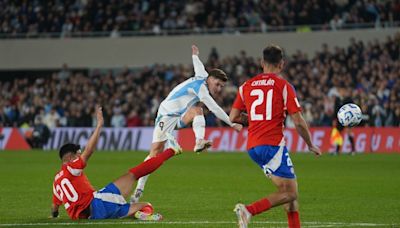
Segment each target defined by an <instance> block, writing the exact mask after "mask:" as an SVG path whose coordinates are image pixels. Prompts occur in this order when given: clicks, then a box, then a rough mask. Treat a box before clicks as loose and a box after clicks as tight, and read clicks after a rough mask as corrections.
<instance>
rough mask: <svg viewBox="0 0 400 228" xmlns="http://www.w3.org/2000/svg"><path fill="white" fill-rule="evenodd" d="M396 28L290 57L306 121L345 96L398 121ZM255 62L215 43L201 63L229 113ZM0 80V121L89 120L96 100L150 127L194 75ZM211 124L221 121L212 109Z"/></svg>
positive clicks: (378, 120)
mask: <svg viewBox="0 0 400 228" xmlns="http://www.w3.org/2000/svg"><path fill="white" fill-rule="evenodd" d="M399 43H400V34H397V35H396V36H394V37H388V38H387V40H386V41H385V42H382V43H379V42H377V41H376V42H368V43H363V42H361V41H357V40H355V39H353V40H352V41H351V44H350V45H349V46H348V47H347V48H338V47H336V48H331V47H329V46H328V45H325V46H324V47H323V48H322V49H321V50H320V51H319V52H318V53H317V54H316V55H315V56H312V57H311V58H310V57H308V56H307V54H305V53H302V52H298V53H295V54H294V55H293V56H290V57H289V59H288V60H289V64H288V66H287V67H286V77H287V78H288V80H289V81H291V82H292V83H293V85H294V86H295V87H296V89H297V93H298V97H299V99H300V100H301V101H302V102H303V104H302V105H303V108H304V115H305V118H306V119H307V121H308V122H309V123H310V124H311V125H312V126H330V125H331V124H332V119H333V117H334V113H336V112H335V99H337V97H341V96H342V97H343V96H344V97H346V96H349V97H351V98H352V99H353V100H354V101H355V103H357V104H359V105H360V107H361V108H362V110H363V113H364V121H363V123H362V125H364V126H400V103H399V102H398V100H399V98H400V81H399V78H400V75H399V72H400V61H399V59H400V47H399V45H398V44H399ZM258 63H259V60H258V59H254V58H253V57H250V56H247V54H246V53H245V52H241V53H239V54H238V55H237V56H234V57H226V58H220V57H219V54H218V51H217V50H216V49H214V50H213V51H212V52H211V53H210V54H209V56H208V61H207V64H206V65H207V67H208V68H209V69H210V68H214V67H220V68H222V69H224V70H225V71H226V72H227V74H228V75H229V78H230V82H229V83H228V85H227V86H226V87H225V90H224V94H223V96H220V97H217V98H216V100H217V102H218V103H220V104H223V105H222V107H223V108H224V109H225V110H226V111H227V112H228V111H229V109H230V105H231V104H232V101H233V99H234V97H235V93H236V90H237V86H238V85H240V84H241V83H242V82H243V81H245V80H246V79H247V78H249V77H250V76H253V75H255V74H257V73H258V72H260V68H259V65H258ZM32 74H33V75H30V76H29V77H22V78H21V77H17V78H12V79H8V80H0V91H1V98H0V123H1V125H3V126H21V127H24V126H32V125H33V124H34V123H35V122H36V123H38V122H44V123H45V124H46V125H47V126H48V127H49V128H53V127H55V126H93V125H94V124H95V123H94V121H93V109H94V106H95V105H96V104H97V103H98V104H102V105H103V107H104V115H105V125H106V126H113V127H118V126H129V127H131V126H150V125H152V124H153V120H154V117H155V115H156V111H157V108H158V105H159V103H160V102H161V101H162V99H163V98H164V97H166V95H167V94H168V92H169V91H170V90H171V88H173V87H174V86H175V85H176V84H178V83H179V82H181V81H183V80H185V79H186V78H187V77H190V76H191V75H192V66H191V65H169V66H167V65H157V64H156V65H153V66H148V67H143V68H138V69H128V68H126V69H122V70H120V71H116V70H114V71H111V70H110V71H107V72H104V71H100V70H91V71H74V70H70V69H68V66H66V65H64V66H63V68H62V69H61V70H60V71H59V72H54V73H52V74H51V75H46V74H43V75H37V74H34V73H32ZM207 124H208V125H209V126H220V125H221V124H222V123H220V122H219V121H218V120H216V119H215V118H214V116H213V115H212V114H208V115H207Z"/></svg>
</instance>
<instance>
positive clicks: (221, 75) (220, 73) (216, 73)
mask: <svg viewBox="0 0 400 228" xmlns="http://www.w3.org/2000/svg"><path fill="white" fill-rule="evenodd" d="M208 75H209V76H212V77H214V78H217V79H219V80H221V81H223V82H226V81H228V76H227V75H226V73H225V72H224V71H223V70H221V69H212V70H210V72H208Z"/></svg>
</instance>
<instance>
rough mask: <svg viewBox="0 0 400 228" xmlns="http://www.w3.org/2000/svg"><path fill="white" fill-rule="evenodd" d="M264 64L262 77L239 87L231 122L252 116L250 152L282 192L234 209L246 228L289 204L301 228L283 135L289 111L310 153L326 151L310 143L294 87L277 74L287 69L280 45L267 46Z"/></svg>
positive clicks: (294, 222)
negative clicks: (254, 218)
mask: <svg viewBox="0 0 400 228" xmlns="http://www.w3.org/2000/svg"><path fill="white" fill-rule="evenodd" d="M261 65H262V68H263V73H262V74H259V75H257V76H255V77H253V78H251V79H249V80H248V81H246V82H245V83H244V84H243V85H242V86H240V88H239V91H238V93H237V96H236V100H235V102H234V104H233V107H232V110H231V113H230V119H231V121H232V122H242V112H243V111H244V112H247V114H248V124H249V128H248V143H247V149H248V154H249V156H250V157H251V159H252V160H253V161H254V162H256V163H257V164H258V165H259V166H260V167H261V169H262V170H263V172H264V173H265V174H266V175H267V176H268V177H269V178H271V180H272V182H273V184H274V185H275V186H276V187H277V188H278V191H277V192H274V193H272V194H270V195H268V196H267V197H265V198H263V199H260V200H258V201H256V202H254V203H252V204H249V205H244V204H237V205H236V207H235V209H234V211H235V212H236V215H237V217H238V222H239V227H242V228H245V227H247V224H248V223H249V222H250V218H251V216H254V215H257V214H259V213H261V212H264V211H267V210H268V209H270V208H271V207H276V206H279V205H284V208H285V210H286V212H287V215H288V224H289V227H290V228H295V227H296V228H297V227H300V219H299V214H298V203H297V195H298V192H297V181H296V176H295V174H294V169H293V164H292V161H291V160H290V157H289V154H288V151H287V148H286V146H285V139H284V136H283V127H284V125H283V122H284V120H285V117H286V113H288V114H289V116H290V117H291V118H292V120H293V122H294V124H295V125H296V129H297V131H298V133H299V134H300V135H301V137H302V138H303V139H304V141H305V142H306V143H307V145H308V147H309V150H310V151H312V152H314V153H315V154H317V155H320V154H321V152H320V150H319V148H318V147H316V146H314V145H313V143H312V142H311V136H310V131H309V129H308V126H307V124H306V122H305V121H304V119H303V117H302V114H301V108H300V104H299V102H298V100H297V97H296V93H295V91H294V88H293V86H292V85H291V84H289V83H288V82H287V81H286V80H285V79H283V78H281V77H280V76H279V75H278V74H279V73H280V72H281V71H282V69H283V66H284V60H283V50H282V49H281V48H280V47H279V46H276V45H270V46H267V47H266V48H265V49H264V51H263V60H262V61H261Z"/></svg>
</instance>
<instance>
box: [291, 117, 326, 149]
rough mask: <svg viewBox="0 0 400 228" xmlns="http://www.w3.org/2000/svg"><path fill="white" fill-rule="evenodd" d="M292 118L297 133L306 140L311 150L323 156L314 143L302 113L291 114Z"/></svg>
mask: <svg viewBox="0 0 400 228" xmlns="http://www.w3.org/2000/svg"><path fill="white" fill-rule="evenodd" d="M290 118H292V121H293V123H294V125H295V126H296V130H297V132H298V133H299V134H300V136H301V137H302V138H303V139H304V141H305V142H306V144H307V146H308V148H309V150H310V151H311V152H313V153H314V154H316V155H321V151H320V150H319V148H318V147H316V146H315V145H314V144H313V143H312V140H311V133H310V129H309V128H308V125H307V122H306V121H305V120H304V118H303V115H302V114H301V112H296V113H293V114H290Z"/></svg>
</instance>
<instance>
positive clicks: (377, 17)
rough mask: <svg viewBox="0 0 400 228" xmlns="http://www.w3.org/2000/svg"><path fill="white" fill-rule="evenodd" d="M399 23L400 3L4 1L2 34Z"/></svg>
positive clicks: (311, 0)
mask: <svg viewBox="0 0 400 228" xmlns="http://www.w3.org/2000/svg"><path fill="white" fill-rule="evenodd" d="M395 21H397V22H398V21H400V1H399V0H392V1H388V0H381V1H377V0H328V1H325V0H305V1H299V0H284V1H275V0H248V1H240V0H229V1H228V0H221V1H215V0H201V1H194V0H189V1H182V0H178V1H170V0H163V1H155V0H141V1H134V0H104V1H94V0H62V1H56V0H49V1H41V0H37V1H11V0H3V1H0V34H1V33H3V34H21V33H22V34H27V35H28V36H30V35H32V36H34V35H37V34H39V33H60V34H61V36H62V37H64V36H70V35H71V34H72V33H74V34H79V33H81V32H108V33H109V34H110V36H113V37H114V36H119V35H120V31H139V32H150V33H152V34H162V33H163V32H164V31H171V30H183V29H185V30H190V31H194V32H201V31H204V30H209V31H213V29H223V30H224V31H227V32H234V31H236V30H235V29H234V28H242V29H244V30H242V31H264V32H265V31H268V29H269V28H270V27H273V28H274V29H275V30H279V29H280V27H281V26H291V25H324V26H323V28H325V29H340V28H342V27H343V26H344V25H346V24H347V25H349V24H358V23H376V24H377V25H379V24H387V25H390V24H391V23H393V22H395Z"/></svg>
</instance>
